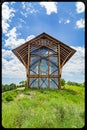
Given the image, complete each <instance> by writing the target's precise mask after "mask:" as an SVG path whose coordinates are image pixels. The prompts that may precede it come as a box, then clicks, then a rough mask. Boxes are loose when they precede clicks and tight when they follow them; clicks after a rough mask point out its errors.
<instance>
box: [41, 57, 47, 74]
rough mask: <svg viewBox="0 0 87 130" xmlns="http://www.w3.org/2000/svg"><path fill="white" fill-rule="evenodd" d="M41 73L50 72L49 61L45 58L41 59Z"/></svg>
mask: <svg viewBox="0 0 87 130" xmlns="http://www.w3.org/2000/svg"><path fill="white" fill-rule="evenodd" d="M40 74H41V75H47V74H48V61H47V60H45V59H41V60H40Z"/></svg>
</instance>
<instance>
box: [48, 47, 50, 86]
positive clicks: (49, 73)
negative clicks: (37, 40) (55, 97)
mask: <svg viewBox="0 0 87 130" xmlns="http://www.w3.org/2000/svg"><path fill="white" fill-rule="evenodd" d="M49 58H50V57H49V49H48V88H50V78H49V77H50V76H49V75H50V61H49Z"/></svg>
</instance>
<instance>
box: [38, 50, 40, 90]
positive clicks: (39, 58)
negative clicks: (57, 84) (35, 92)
mask: <svg viewBox="0 0 87 130" xmlns="http://www.w3.org/2000/svg"><path fill="white" fill-rule="evenodd" d="M38 74H39V75H40V49H38ZM38 89H40V77H39V78H38Z"/></svg>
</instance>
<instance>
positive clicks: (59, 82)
mask: <svg viewBox="0 0 87 130" xmlns="http://www.w3.org/2000/svg"><path fill="white" fill-rule="evenodd" d="M60 69H61V68H60V44H58V76H59V78H58V88H59V89H61V73H60Z"/></svg>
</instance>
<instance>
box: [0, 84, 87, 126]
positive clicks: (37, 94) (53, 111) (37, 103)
mask: <svg viewBox="0 0 87 130" xmlns="http://www.w3.org/2000/svg"><path fill="white" fill-rule="evenodd" d="M84 89H85V88H84V87H78V86H73V87H72V86H71V87H70V86H68V85H66V86H65V87H64V89H62V90H51V89H50V90H49V89H40V90H34V89H33V90H32V89H27V90H26V89H24V90H23V89H22V88H20V89H16V90H12V91H8V92H4V93H2V125H3V127H5V128H82V127H83V126H84V123H85V117H84V115H85V108H84V98H85V97H84ZM7 95H10V97H11V96H13V99H14V100H13V101H11V102H8V101H7V100H6V97H9V96H7Z"/></svg>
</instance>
